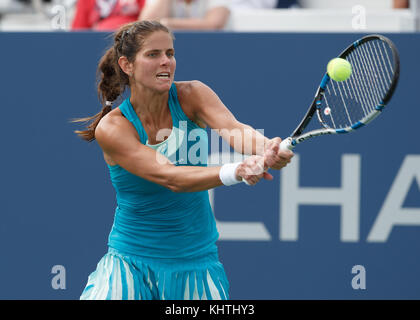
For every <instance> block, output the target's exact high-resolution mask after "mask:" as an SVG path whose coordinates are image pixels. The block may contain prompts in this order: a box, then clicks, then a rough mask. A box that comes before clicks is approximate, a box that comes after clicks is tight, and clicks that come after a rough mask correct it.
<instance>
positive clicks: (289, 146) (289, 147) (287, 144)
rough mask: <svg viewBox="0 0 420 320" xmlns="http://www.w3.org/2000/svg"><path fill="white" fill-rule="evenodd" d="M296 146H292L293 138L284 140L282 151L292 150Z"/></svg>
mask: <svg viewBox="0 0 420 320" xmlns="http://www.w3.org/2000/svg"><path fill="white" fill-rule="evenodd" d="M293 148H294V146H293V145H292V138H290V137H289V138H287V139H284V140H283V141H282V142H280V150H292V149H293Z"/></svg>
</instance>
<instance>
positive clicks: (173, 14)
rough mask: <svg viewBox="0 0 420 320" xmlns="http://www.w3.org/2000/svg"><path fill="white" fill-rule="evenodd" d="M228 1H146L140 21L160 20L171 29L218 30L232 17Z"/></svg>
mask: <svg viewBox="0 0 420 320" xmlns="http://www.w3.org/2000/svg"><path fill="white" fill-rule="evenodd" d="M228 3H229V1H226V0H146V5H145V7H144V10H143V11H142V13H141V14H140V17H139V19H140V20H159V21H160V22H161V23H162V24H164V25H166V26H167V27H169V28H171V29H175V30H176V29H181V30H182V29H183V30H218V29H223V28H225V26H226V24H227V21H228V19H229V15H230V5H228Z"/></svg>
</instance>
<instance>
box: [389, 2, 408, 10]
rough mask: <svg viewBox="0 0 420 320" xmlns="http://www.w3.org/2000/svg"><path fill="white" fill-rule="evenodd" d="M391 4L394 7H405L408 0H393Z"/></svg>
mask: <svg viewBox="0 0 420 320" xmlns="http://www.w3.org/2000/svg"><path fill="white" fill-rule="evenodd" d="M392 6H393V8H394V9H407V8H408V7H409V1H408V0H393V3H392Z"/></svg>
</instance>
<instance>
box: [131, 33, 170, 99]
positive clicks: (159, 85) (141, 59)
mask: <svg viewBox="0 0 420 320" xmlns="http://www.w3.org/2000/svg"><path fill="white" fill-rule="evenodd" d="M174 54H175V50H174V47H173V40H172V37H171V35H170V34H168V33H167V32H165V31H156V32H153V33H152V34H151V35H149V36H148V37H147V38H146V39H145V41H144V42H143V46H142V48H141V49H140V51H139V52H137V55H136V58H135V61H134V66H133V68H134V69H133V77H134V80H135V82H136V83H138V84H141V85H142V86H144V87H146V88H149V89H152V90H156V91H160V92H164V91H169V89H170V87H171V85H172V82H173V80H174V74H175V68H176V60H175V56H174Z"/></svg>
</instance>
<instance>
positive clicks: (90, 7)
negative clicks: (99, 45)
mask: <svg viewBox="0 0 420 320" xmlns="http://www.w3.org/2000/svg"><path fill="white" fill-rule="evenodd" d="M144 3H145V0H78V1H77V5H76V12H75V15H74V19H73V22H72V25H71V29H72V30H84V29H94V30H101V31H114V30H116V29H118V28H119V27H120V26H121V25H123V24H126V23H129V22H132V21H137V18H138V16H139V14H140V13H141V11H142V9H143V6H144Z"/></svg>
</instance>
